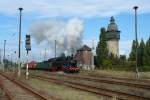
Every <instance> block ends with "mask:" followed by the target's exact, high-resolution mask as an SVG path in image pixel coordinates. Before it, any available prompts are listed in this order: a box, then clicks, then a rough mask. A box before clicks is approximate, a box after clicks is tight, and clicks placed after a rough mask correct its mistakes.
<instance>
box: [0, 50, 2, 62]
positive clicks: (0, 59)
mask: <svg viewBox="0 0 150 100" xmlns="http://www.w3.org/2000/svg"><path fill="white" fill-rule="evenodd" d="M1 63H2V49H0V64H1Z"/></svg>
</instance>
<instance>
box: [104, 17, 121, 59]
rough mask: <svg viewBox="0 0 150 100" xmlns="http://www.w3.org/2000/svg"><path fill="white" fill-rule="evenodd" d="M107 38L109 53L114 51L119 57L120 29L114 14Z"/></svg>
mask: <svg viewBox="0 0 150 100" xmlns="http://www.w3.org/2000/svg"><path fill="white" fill-rule="evenodd" d="M106 39H107V48H108V51H109V54H111V53H112V54H113V55H114V56H117V57H119V39H120V31H119V30H118V27H117V24H116V23H115V19H114V17H113V16H112V17H111V19H110V23H109V25H108V27H107V32H106Z"/></svg>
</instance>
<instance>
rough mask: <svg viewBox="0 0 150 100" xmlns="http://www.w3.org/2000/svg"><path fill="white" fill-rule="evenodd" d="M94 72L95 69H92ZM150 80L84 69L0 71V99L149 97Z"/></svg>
mask: <svg viewBox="0 0 150 100" xmlns="http://www.w3.org/2000/svg"><path fill="white" fill-rule="evenodd" d="M93 73H94V72H93ZM149 91H150V80H148V79H138V80H137V79H132V78H122V77H114V76H110V75H109V76H106V75H100V74H99V75H98V74H92V72H81V73H75V74H66V73H63V72H48V71H37V70H30V75H29V78H28V79H26V77H25V71H24V70H22V74H21V76H20V77H17V75H16V72H12V71H5V72H2V71H1V74H0V98H1V100H150V92H149Z"/></svg>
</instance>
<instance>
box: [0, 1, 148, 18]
mask: <svg viewBox="0 0 150 100" xmlns="http://www.w3.org/2000/svg"><path fill="white" fill-rule="evenodd" d="M134 5H137V6H139V12H140V13H148V12H150V6H149V5H150V1H149V0H55V1H54V0H1V1H0V12H1V13H5V14H8V15H14V14H17V13H18V12H17V8H18V7H20V6H22V7H23V8H24V12H25V13H34V14H36V15H39V16H43V17H55V16H65V17H66V16H78V17H93V16H96V17H105V16H111V15H116V14H119V13H123V12H132V7H133V6H134Z"/></svg>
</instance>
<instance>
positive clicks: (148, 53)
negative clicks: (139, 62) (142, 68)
mask: <svg viewBox="0 0 150 100" xmlns="http://www.w3.org/2000/svg"><path fill="white" fill-rule="evenodd" d="M144 65H146V66H150V37H149V39H148V40H147V42H146V44H145V50H144Z"/></svg>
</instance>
